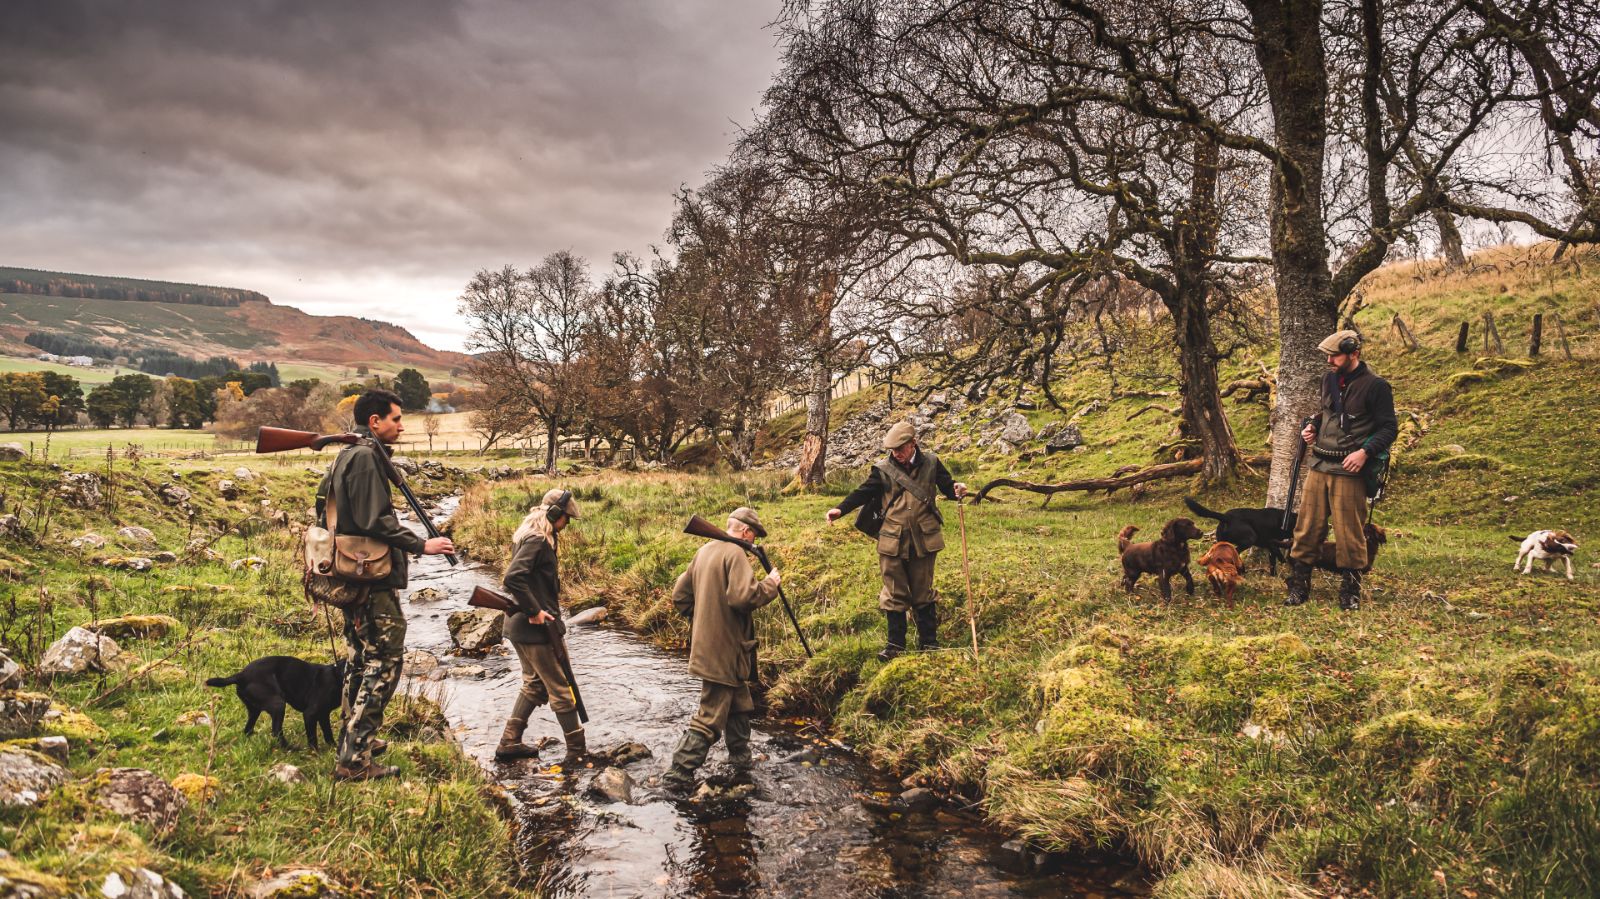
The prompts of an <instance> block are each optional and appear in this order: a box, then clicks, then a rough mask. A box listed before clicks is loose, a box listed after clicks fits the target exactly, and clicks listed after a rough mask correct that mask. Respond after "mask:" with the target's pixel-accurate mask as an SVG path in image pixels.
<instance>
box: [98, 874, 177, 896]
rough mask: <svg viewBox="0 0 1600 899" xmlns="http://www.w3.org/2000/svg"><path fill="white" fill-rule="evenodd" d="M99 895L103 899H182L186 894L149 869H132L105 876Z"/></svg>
mask: <svg viewBox="0 0 1600 899" xmlns="http://www.w3.org/2000/svg"><path fill="white" fill-rule="evenodd" d="M100 895H101V896H104V897H105V899H184V897H186V896H187V895H188V894H187V893H185V892H184V891H183V888H182V887H179V886H178V885H177V884H175V883H173V882H172V881H170V880H168V879H166V878H165V877H162V876H161V875H160V874H157V873H156V872H154V871H152V870H150V869H149V868H134V869H133V870H132V871H127V872H117V871H112V872H111V873H110V874H107V875H106V879H105V880H104V881H102V882H101V884H100Z"/></svg>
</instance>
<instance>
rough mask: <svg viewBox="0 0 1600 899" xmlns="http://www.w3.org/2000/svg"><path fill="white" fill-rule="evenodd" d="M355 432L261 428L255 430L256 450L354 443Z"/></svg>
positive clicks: (357, 436) (269, 451)
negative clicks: (314, 431) (321, 432)
mask: <svg viewBox="0 0 1600 899" xmlns="http://www.w3.org/2000/svg"><path fill="white" fill-rule="evenodd" d="M360 439H361V437H360V436H359V435H356V434H313V433H311V432H310V431H295V430H291V429H289V428H262V429H261V430H259V431H257V432H256V452H258V453H282V452H287V451H289V450H297V449H309V450H320V449H322V448H323V447H325V446H327V445H328V444H330V443H351V444H353V443H355V442H356V441H358V440H360Z"/></svg>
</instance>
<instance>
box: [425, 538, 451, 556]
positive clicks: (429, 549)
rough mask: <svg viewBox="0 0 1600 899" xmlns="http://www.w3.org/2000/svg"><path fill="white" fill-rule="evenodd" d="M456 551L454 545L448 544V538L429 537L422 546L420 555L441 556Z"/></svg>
mask: <svg viewBox="0 0 1600 899" xmlns="http://www.w3.org/2000/svg"><path fill="white" fill-rule="evenodd" d="M455 551H456V545H455V544H454V543H452V542H450V538H449V537H429V538H428V542H427V543H424V544H423V545H422V554H423V555H425V556H442V555H447V554H449V553H453V552H455Z"/></svg>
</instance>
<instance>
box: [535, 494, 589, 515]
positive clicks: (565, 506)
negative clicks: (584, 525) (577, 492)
mask: <svg viewBox="0 0 1600 899" xmlns="http://www.w3.org/2000/svg"><path fill="white" fill-rule="evenodd" d="M562 497H566V498H567V501H566V502H565V503H563V502H562V501H561V498H562ZM544 505H545V506H546V507H547V508H556V509H560V510H561V511H563V512H565V513H567V517H568V518H582V517H583V516H582V515H579V514H578V501H577V500H575V499H573V498H572V494H570V493H568V492H567V491H565V490H562V489H561V488H560V487H555V488H552V489H550V490H547V491H545V494H544Z"/></svg>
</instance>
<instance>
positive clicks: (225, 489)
mask: <svg viewBox="0 0 1600 899" xmlns="http://www.w3.org/2000/svg"><path fill="white" fill-rule="evenodd" d="M217 495H218V496H220V497H222V498H223V499H238V498H239V485H238V484H235V483H234V482H232V481H230V480H228V479H227V478H223V479H222V480H220V481H218V482H217Z"/></svg>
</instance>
